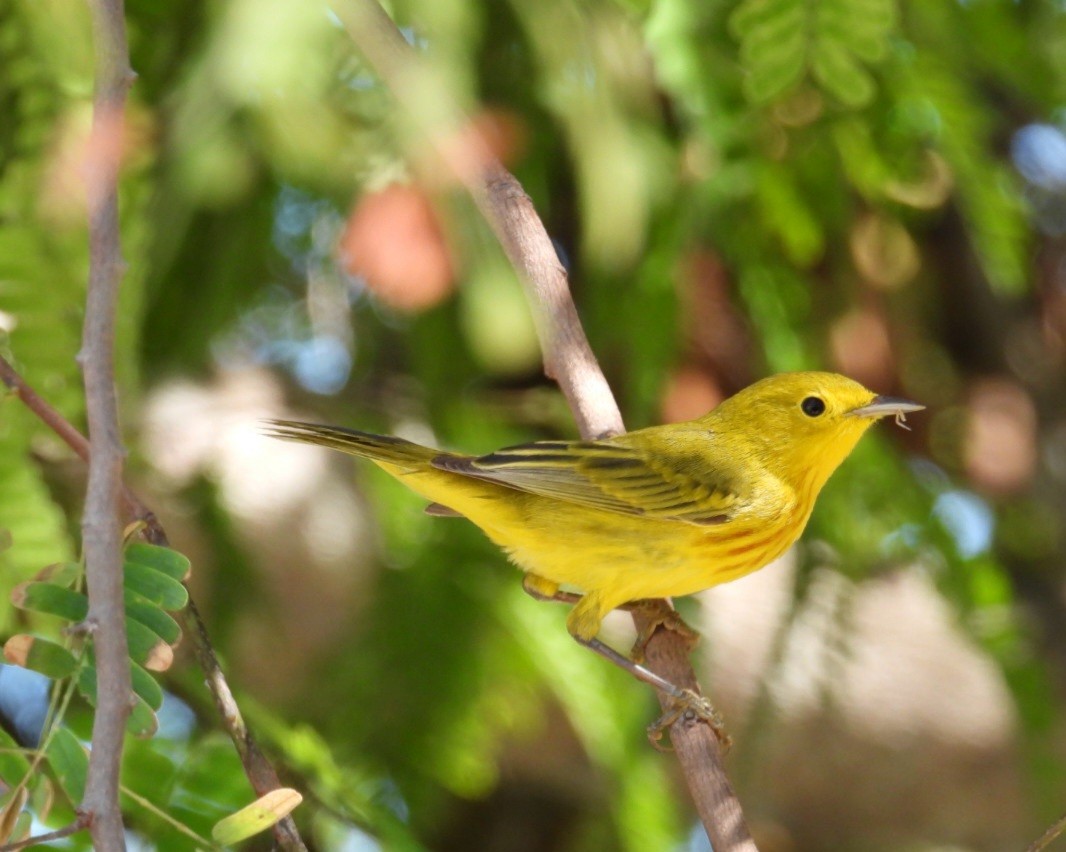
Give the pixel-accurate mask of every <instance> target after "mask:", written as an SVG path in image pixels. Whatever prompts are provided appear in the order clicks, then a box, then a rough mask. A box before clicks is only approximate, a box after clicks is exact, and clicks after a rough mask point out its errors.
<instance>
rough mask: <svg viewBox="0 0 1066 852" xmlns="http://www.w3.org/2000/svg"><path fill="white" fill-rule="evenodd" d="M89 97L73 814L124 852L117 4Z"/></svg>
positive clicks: (122, 49)
mask: <svg viewBox="0 0 1066 852" xmlns="http://www.w3.org/2000/svg"><path fill="white" fill-rule="evenodd" d="M89 8H90V10H91V14H92V23H93V48H94V53H95V57H96V89H95V94H94V98H93V122H92V132H91V134H90V137H89V144H88V155H89V156H88V158H87V159H88V162H89V164H90V168H89V169H87V173H86V175H85V179H86V190H87V191H86V198H87V202H88V213H89V290H88V296H87V298H86V304H85V325H84V329H83V333H82V350H81V354H80V356H79V359H80V360H81V364H82V371H83V373H84V377H85V403H86V410H87V413H88V421H89V436H90V438H89V441H90V458H89V483H88V488H87V491H86V498H85V514H84V515H83V517H82V548H83V552H84V556H85V576H86V581H87V585H88V593H89V614H88V617H87V619H86V624H87V625H88V627H89V629H90V630H91V631H92V632H93V647H94V650H95V654H96V664H97V678H98V682H99V685H98V689H97V706H96V713H95V715H94V717H93V731H92V743H93V747H92V753H91V756H90V758H89V773H88V777H87V779H86V784H85V797H84V798H83V799H82V803H81V812H82V813H83V814H85V815H86V818H87V819H88V820H89V830H90V832H91V834H92V839H93V846H94V847H95V848H96V849H103V850H118V849H125V837H124V832H123V826H122V810H121V808H120V806H119V799H118V792H119V768H120V764H121V760H122V743H123V736H124V734H125V729H126V718H127V717H128V716H129V713H130V709H131V707H132V705H131V699H132V693H131V690H130V669H129V652H128V650H127V647H126V627H125V622H126V613H125V608H124V606H123V600H122V527H121V520H120V516H119V494H120V490H121V485H122V459H123V450H122V446H121V443H120V440H119V427H118V402H117V400H116V397H115V380H114V375H115V372H114V343H115V310H116V308H117V305H118V291H119V284H120V282H121V280H122V275H123V273H124V271H125V262H124V261H123V259H122V254H121V248H120V245H119V222H118V171H119V169H118V165H119V163H118V161H119V155H118V147H119V146H118V144H117V142H116V139H117V138H118V137H119V136H120V134H121V127H122V120H123V116H124V113H125V107H126V91H127V89H128V88H129V86H130V83H131V82H132V80H133V72H132V71H131V70H130V67H129V50H128V47H127V44H126V21H125V17H124V12H123V6H122V0H91V2H90V4H89Z"/></svg>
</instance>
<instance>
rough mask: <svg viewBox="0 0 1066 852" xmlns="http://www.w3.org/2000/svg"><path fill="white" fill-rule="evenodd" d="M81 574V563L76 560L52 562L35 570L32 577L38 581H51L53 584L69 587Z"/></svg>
mask: <svg viewBox="0 0 1066 852" xmlns="http://www.w3.org/2000/svg"><path fill="white" fill-rule="evenodd" d="M80 576H81V565H80V564H79V563H77V562H53V563H52V564H51V565H48V566H46V567H44V568H42V569H41V570H40V571H38V572H37V575H36V576H35V577H34V578H33V579H34V580H36V581H37V582H39V583H51V584H52V585H53V586H63V587H64V588H68V589H69V588H71V587H72V586H73V585H74V583H75V582H77V579H78V578H79V577H80Z"/></svg>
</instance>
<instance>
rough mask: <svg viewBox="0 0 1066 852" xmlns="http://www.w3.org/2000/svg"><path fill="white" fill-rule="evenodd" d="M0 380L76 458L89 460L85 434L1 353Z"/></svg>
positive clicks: (84, 460)
mask: <svg viewBox="0 0 1066 852" xmlns="http://www.w3.org/2000/svg"><path fill="white" fill-rule="evenodd" d="M0 381H2V382H3V383H4V384H5V385H7V387H9V388H10V389H11V390H12V391H13V392H14V393H15V396H17V397H18V398H19V401H20V402H22V404H23V405H25V406H26V407H27V408H28V409H29V410H30V411H32V412H33V413H34V414H36V415H37V417H38V418H39V419H40V420H41V421H42V422H43V423H44V424H45V425H46V426H47V427H48V428H49V429H51V430H52V431H53V432H55V433H56V434H57V435H58V436H59V437H60V438H62V439H63V441H64V443H66V445H67V446H68V447H70V448H71V449H72V450H73V451H74V452H75V453H76V454H77V456H78V458H80V459H81V460H82V461H83V462H87V461H89V442H88V441H87V440H86V438H85V436H84V435H82V434H81V432H79V431H78V430H77V429H75V428H74V427H73V426H71V425H70V423H69V422H68V421H67V419H66V418H65V417H64V416H63V415H62V414H60V413H59V412H58V411H56V410H55V409H54V408H52V406H51V405H49V404H48V403H47V402H46V401H45V400H44V399H42V398H41V396H40V395H39V394H38V393H37V391H35V390H34V389H33V388H31V387H30V386H29V385H28V384H26V382H25V381H24V380H23V378H22V376H20V375H19V374H18V373H17V372H16V371H15V368H14V367H12V366H11V365H10V364H9V363H8V362H7V360H6V359H5V358H4V357H3V356H2V355H0Z"/></svg>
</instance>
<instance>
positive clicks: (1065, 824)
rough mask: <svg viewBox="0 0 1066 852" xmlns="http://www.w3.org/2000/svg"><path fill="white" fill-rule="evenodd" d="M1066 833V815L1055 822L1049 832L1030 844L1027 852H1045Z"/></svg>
mask: <svg viewBox="0 0 1066 852" xmlns="http://www.w3.org/2000/svg"><path fill="white" fill-rule="evenodd" d="M1064 831H1066V814H1064V815H1063V816H1061V817H1059V818H1058V819H1057V820H1055V822H1054V823H1053V824H1052V825H1051V827H1050V828H1049V829H1048V830H1047V831H1045V832H1044V833H1043V834H1041V835H1040V836H1039V837H1038V838H1037V839H1036V840H1034V841H1033V842H1032V843H1030V844H1029V846H1028V847H1026V850H1025V852H1043V850H1044V849H1047V847H1048V846H1049V845H1050V844H1051V842H1052V841H1053V840H1055V839H1056V838H1057V837H1058V836H1059V835H1060V834H1062V833H1063V832H1064Z"/></svg>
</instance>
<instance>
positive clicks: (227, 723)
mask: <svg viewBox="0 0 1066 852" xmlns="http://www.w3.org/2000/svg"><path fill="white" fill-rule="evenodd" d="M182 616H183V621H184V623H185V629H186V631H187V632H188V633H189V634H190V635H191V636H192V642H193V647H194V649H195V651H196V658H197V660H199V662H200V668H202V669H203V670H204V676H205V682H206V683H207V688H208V689H209V690H210V691H211V695H212V697H213V698H214V699H215V706H216V707H217V708H218V714H219V716H221V717H222V724H223V726H224V727H225V729H226V733H228V734H229V736H230V739H231V740H233V745H234V747H235V748H236V749H237V754H238V755H239V756H240V759H241V765H242V766H243V767H244V773H245V775H246V776H247V777H248V780H249V781H250V782H251V784H252V788H253V789H254V790H255V792H256V795H258V796H262V795H263V794H264V793H269V792H270V791H271V790H276V789H278V788H279V787H281V780H280V779H279V778H278V773H277V772H275V771H274V767H273V766H272V765H271V764H270V761H268V760H267V759H266V756H265V755H264V754H263V752H262V751H261V750H260V748H259V744H258V743H257V742H256V741H255V737H253V736H252V732H251V731H250V730H248V726H247V725H246V724H245V722H244V717H243V716H242V715H241V709H240V707H238V706H237V701H236V699H235V698H234V697H233V693H232V692H231V691H230V688H229V684H228V683H227V682H226V676H225V674H224V673H223V671H222V667H221V666H220V665H219V663H218V657H217V656H215V650H214V648H213V647H212V646H211V641H210V640H209V639H208V637H207V628H206V626H205V625H204V622H203V619H202V618H201V617H200V612H199V610H198V609H197V608H196V604H195V603H194V602H193V599H192V598H191V597H190V598H189V603H188V606H186V608H185V611H184V612H183V613H182ZM274 838H275V839H276V840H277V842H278V845H279V846H280V847H281V848H282V849H286V850H293V852H296V851H297V850H299V852H306V850H307V847H306V846H305V845H304V842H303V840H302V839H301V838H300V832H299V831H298V830H297V828H296V823H295V822H294V821H293V819H292V817H291V816H287V817H285V818H284V819H281V820H278V822H276V823H275V824H274Z"/></svg>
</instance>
